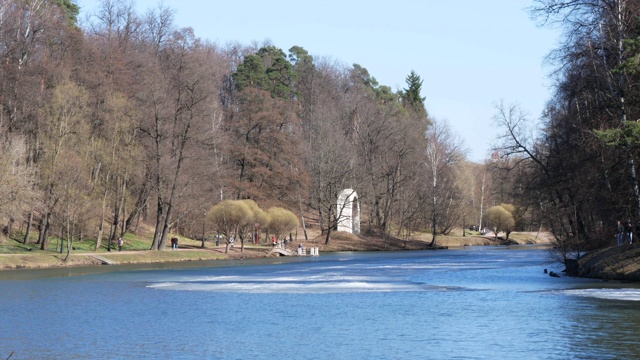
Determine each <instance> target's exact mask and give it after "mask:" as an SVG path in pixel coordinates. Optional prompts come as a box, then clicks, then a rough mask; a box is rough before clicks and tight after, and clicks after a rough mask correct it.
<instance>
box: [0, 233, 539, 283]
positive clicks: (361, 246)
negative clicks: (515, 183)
mask: <svg viewBox="0 0 640 360" xmlns="http://www.w3.org/2000/svg"><path fill="white" fill-rule="evenodd" d="M521 234H522V233H521ZM533 234H534V235H536V236H535V237H533V236H531V234H525V235H524V236H523V235H520V236H518V237H514V239H515V240H510V241H509V243H505V242H500V241H498V242H496V241H495V240H494V239H493V238H492V237H486V236H467V237H445V236H442V237H439V238H438V248H432V247H429V246H428V244H429V241H427V240H420V239H413V240H406V241H405V240H400V239H392V240H390V239H382V238H379V237H361V236H360V237H356V236H351V235H350V236H341V237H336V239H332V242H331V243H330V244H329V245H325V244H324V243H323V242H322V241H319V240H318V239H315V240H313V241H310V242H309V241H307V242H300V244H303V246H304V247H305V248H307V249H308V248H310V247H318V248H319V251H320V253H335V252H347V251H406V250H432V251H437V250H438V249H439V248H442V249H446V248H452V249H453V248H464V247H466V246H501V245H502V246H518V245H528V246H530V245H538V246H551V245H552V242H550V241H549V240H548V237H540V238H538V236H537V234H535V233H533ZM429 240H430V239H429ZM296 244H297V243H296ZM208 245H209V247H205V248H201V247H199V246H198V247H196V246H193V245H191V246H185V247H183V248H180V249H178V250H172V249H165V250H162V251H157V250H134V251H122V252H118V251H110V252H109V251H100V252H77V253H73V252H72V253H71V254H70V255H69V257H68V258H67V259H66V261H65V258H66V257H67V256H66V254H60V253H52V252H38V251H32V252H25V253H14V254H0V274H2V275H3V276H0V278H5V277H6V276H5V275H7V274H6V273H9V274H10V273H14V271H20V270H48V269H71V268H92V267H95V268H102V267H105V268H109V267H110V266H127V265H137V266H139V267H156V268H157V267H160V268H162V267H165V266H167V265H169V264H173V265H174V266H175V265H180V264H185V263H187V264H188V263H196V262H209V263H213V264H215V263H217V262H220V264H224V263H228V262H230V261H234V260H250V259H251V260H252V259H278V258H281V257H278V256H276V255H274V254H271V253H270V251H271V249H272V247H271V246H259V245H245V248H244V251H240V248H239V247H235V248H230V249H229V252H228V253H225V246H224V245H219V246H212V245H213V244H208ZM292 247H293V248H296V247H297V245H293V246H292ZM294 251H295V250H294ZM292 257H297V256H292ZM107 263H108V264H107ZM107 271H108V270H107Z"/></svg>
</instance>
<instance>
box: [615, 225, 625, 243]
mask: <svg viewBox="0 0 640 360" xmlns="http://www.w3.org/2000/svg"><path fill="white" fill-rule="evenodd" d="M623 234H624V226H622V223H621V222H620V220H618V223H617V224H616V242H617V245H618V246H620V245H622V236H623Z"/></svg>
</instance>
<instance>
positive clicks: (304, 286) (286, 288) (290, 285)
mask: <svg viewBox="0 0 640 360" xmlns="http://www.w3.org/2000/svg"><path fill="white" fill-rule="evenodd" d="M147 287H149V288H153V289H160V290H179V291H210V292H243V293H354V292H400V291H425V290H426V287H425V286H424V285H421V284H412V283H407V284H402V283H387V282H363V281H338V282H336V281H330V282H322V281H321V282H309V283H300V282H209V283H204V282H183V283H179V282H162V283H156V284H151V285H148V286H147Z"/></svg>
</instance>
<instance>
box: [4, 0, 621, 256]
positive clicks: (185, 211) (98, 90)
mask: <svg viewBox="0 0 640 360" xmlns="http://www.w3.org/2000/svg"><path fill="white" fill-rule="evenodd" d="M78 14H79V9H78V7H77V6H76V4H74V3H73V2H71V1H70V0H32V1H25V0H5V1H1V2H0V19H2V20H1V21H0V59H1V64H0V107H1V108H0V110H1V111H0V134H1V138H0V146H1V148H2V151H1V155H0V184H1V186H0V221H2V224H3V227H4V232H5V234H7V235H13V234H21V235H20V236H24V241H25V242H28V241H36V240H33V239H35V237H36V236H35V234H37V242H38V243H39V244H40V248H41V249H43V250H44V249H47V248H48V242H49V240H48V239H49V238H50V237H51V236H55V237H59V238H61V239H66V240H67V244H68V246H70V244H71V243H72V241H73V240H74V239H76V240H77V239H80V240H81V239H84V238H91V239H94V238H95V239H97V242H96V249H98V248H100V247H101V246H104V243H103V242H104V241H105V239H106V240H109V241H112V240H114V239H116V238H117V237H119V236H122V235H124V234H125V233H126V232H128V231H135V230H136V229H137V228H138V226H140V224H141V223H147V224H151V225H152V226H153V228H154V229H155V230H154V231H155V232H154V238H153V244H152V249H163V248H164V246H165V242H166V240H167V238H168V237H169V233H170V232H177V233H181V234H184V235H192V234H199V233H200V231H199V229H202V228H203V226H212V225H211V224H209V223H207V222H206V218H207V211H209V210H211V209H212V207H213V206H215V205H216V204H217V203H219V202H221V201H223V200H230V199H251V200H253V201H255V202H256V203H258V204H260V206H261V207H264V208H268V207H272V206H279V207H284V208H286V209H289V210H291V211H292V212H294V213H295V214H297V215H298V216H299V217H300V218H301V220H303V221H302V224H305V223H306V224H309V223H313V224H314V226H319V227H320V228H321V229H322V230H323V232H324V233H325V234H326V235H327V236H326V241H329V239H330V232H331V229H333V228H334V227H335V226H336V219H337V217H338V216H339V212H340V211H341V209H337V208H336V199H337V195H338V193H339V192H340V191H341V190H342V189H345V188H353V189H356V191H357V192H358V195H359V200H360V202H361V208H362V209H363V220H364V221H365V225H366V229H376V230H379V231H381V232H382V233H384V234H391V233H393V234H394V235H398V236H405V237H407V236H410V234H411V233H412V232H413V231H418V230H419V231H433V233H434V235H436V234H442V233H444V234H446V233H448V232H450V231H451V230H452V229H453V228H454V227H456V226H458V227H459V226H460V225H464V224H476V225H480V224H479V223H481V222H482V220H481V219H482V216H483V215H482V210H483V208H486V207H488V206H490V205H491V203H490V202H491V195H492V193H494V192H493V191H492V190H491V189H492V187H491V186H490V179H491V174H487V172H486V171H485V169H484V167H483V166H479V165H474V164H468V163H466V162H465V156H464V151H463V147H462V142H461V141H460V140H459V139H458V138H457V137H456V136H455V135H454V134H453V133H452V132H451V130H450V129H449V128H448V126H447V125H446V123H440V122H437V121H434V120H433V119H430V117H429V116H428V113H427V110H426V108H425V104H424V101H425V98H423V97H421V95H420V92H421V86H422V79H421V78H420V76H419V75H417V74H416V73H414V72H411V73H410V74H408V76H407V78H406V83H407V86H406V88H404V89H402V90H396V91H394V90H392V89H391V88H390V87H388V86H385V85H381V84H379V83H378V82H377V81H376V79H375V78H374V77H373V76H371V75H370V74H369V73H368V71H367V70H366V69H365V68H364V67H362V66H359V65H357V64H355V65H352V66H345V65H342V64H339V63H337V62H335V61H333V60H331V59H326V58H321V57H313V56H311V55H310V54H308V52H307V51H306V50H305V49H304V48H302V47H299V46H294V47H292V48H291V49H289V50H288V53H285V52H284V51H283V50H281V49H278V48H277V47H275V46H273V45H271V44H268V43H266V44H262V45H260V46H258V45H250V46H242V45H239V44H235V45H228V46H226V47H220V46H219V45H217V44H213V43H210V42H208V41H206V40H204V39H200V38H198V37H196V35H195V34H194V33H193V31H192V30H191V29H189V28H176V26H175V25H174V23H173V12H172V10H170V9H168V8H165V7H163V6H162V5H159V6H158V7H156V8H153V9H150V10H148V11H147V12H145V13H144V14H139V13H136V12H135V11H134V7H133V4H132V3H131V2H129V1H124V0H105V1H102V2H101V5H100V7H99V8H98V9H97V10H96V12H95V14H92V15H91V16H90V17H89V19H88V21H87V22H86V23H84V24H83V25H82V26H80V25H78V21H77V16H78ZM611 151H613V150H611ZM485 185H486V187H485ZM505 194H506V192H505V193H502V194H501V195H500V196H497V197H496V201H497V202H498V203H500V202H512V201H511V199H510V198H509V199H506V198H504V196H506V195H505ZM305 215H306V216H307V218H306V219H305V218H303V216H305ZM305 220H306V222H305ZM212 231H213V229H212Z"/></svg>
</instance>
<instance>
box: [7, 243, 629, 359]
mask: <svg viewBox="0 0 640 360" xmlns="http://www.w3.org/2000/svg"><path fill="white" fill-rule="evenodd" d="M545 268H547V269H549V270H553V271H556V272H559V271H560V270H561V268H559V265H557V264H555V265H554V264H551V263H550V260H549V255H548V253H547V251H546V250H539V249H537V250H536V249H528V248H524V247H465V248H461V249H450V250H442V251H406V252H375V253H335V254H320V256H318V257H293V258H279V259H277V260H273V259H270V260H264V259H263V260H254V261H234V262H221V261H218V262H206V263H197V264H194V263H190V264H173V265H167V266H165V268H162V269H147V268H140V267H120V268H115V267H110V266H105V267H101V268H93V269H81V268H78V269H63V270H47V271H41V270H36V271H34V270H20V271H3V272H2V273H1V274H0V288H1V289H2V290H1V292H0V306H1V308H0V311H1V312H0V313H1V314H2V317H1V318H2V321H0V359H6V358H7V357H9V356H10V355H11V354H13V355H12V356H11V359H12V360H15V359H332V360H336V359H635V358H640V341H638V338H639V337H640V287H639V286H637V285H635V284H623V283H618V282H604V281H595V280H588V279H576V278H570V277H564V276H563V277H560V278H553V277H550V276H549V275H547V274H544V272H543V269H545ZM105 270H109V271H105Z"/></svg>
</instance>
